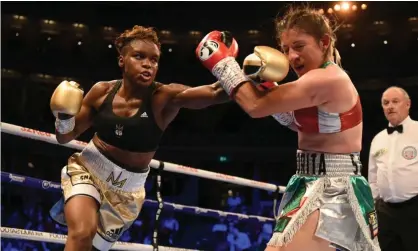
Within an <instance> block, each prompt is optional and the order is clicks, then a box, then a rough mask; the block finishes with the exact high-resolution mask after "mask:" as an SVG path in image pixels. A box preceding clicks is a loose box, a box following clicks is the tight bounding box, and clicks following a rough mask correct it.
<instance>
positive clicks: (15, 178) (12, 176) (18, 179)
mask: <svg viewBox="0 0 418 251" xmlns="http://www.w3.org/2000/svg"><path fill="white" fill-rule="evenodd" d="M9 178H10V181H15V182H20V183H23V182H25V179H26V178H25V177H22V176H19V175H15V174H9Z"/></svg>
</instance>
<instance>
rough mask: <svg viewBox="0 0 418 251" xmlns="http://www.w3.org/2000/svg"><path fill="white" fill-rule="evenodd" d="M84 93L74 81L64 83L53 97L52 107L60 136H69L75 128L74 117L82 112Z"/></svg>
mask: <svg viewBox="0 0 418 251" xmlns="http://www.w3.org/2000/svg"><path fill="white" fill-rule="evenodd" d="M83 95H84V91H83V89H82V88H80V85H79V84H78V83H76V82H74V81H66V80H65V81H62V82H61V83H60V84H59V85H58V87H57V88H56V89H55V91H54V93H53V94H52V97H51V102H50V107H51V111H52V113H53V114H54V116H55V118H56V120H55V128H56V130H57V132H59V133H60V134H67V133H69V132H71V131H72V130H73V129H74V127H75V118H74V116H75V115H77V114H78V113H79V112H80V109H81V105H82V103H83Z"/></svg>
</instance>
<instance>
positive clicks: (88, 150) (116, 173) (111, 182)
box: [80, 141, 150, 192]
mask: <svg viewBox="0 0 418 251" xmlns="http://www.w3.org/2000/svg"><path fill="white" fill-rule="evenodd" d="M80 159H81V160H82V161H83V163H84V164H85V167H86V168H87V169H88V170H89V171H90V172H91V174H93V175H94V176H95V177H96V178H98V179H100V180H101V181H102V182H104V183H106V184H107V185H108V186H109V187H110V188H114V189H117V190H121V191H123V192H136V191H138V190H140V189H141V188H142V187H144V185H145V181H146V180H147V177H148V174H149V171H150V169H148V171H147V172H145V173H134V172H130V171H127V170H125V169H123V168H122V167H120V166H118V165H116V164H115V163H113V162H112V161H110V160H109V159H108V158H106V157H105V156H104V155H103V154H102V153H101V152H100V151H99V149H97V147H96V146H95V145H94V143H93V141H90V142H89V143H88V144H87V146H86V147H85V148H84V149H83V151H82V152H81V154H80Z"/></svg>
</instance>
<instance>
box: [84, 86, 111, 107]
mask: <svg viewBox="0 0 418 251" xmlns="http://www.w3.org/2000/svg"><path fill="white" fill-rule="evenodd" d="M115 84H116V80H112V81H100V82H97V83H96V84H94V85H93V86H92V87H91V89H90V91H89V92H88V93H87V94H86V99H87V101H89V103H94V102H95V101H97V100H98V99H100V98H101V97H103V96H105V95H106V94H107V93H109V92H110V90H112V87H113V86H115Z"/></svg>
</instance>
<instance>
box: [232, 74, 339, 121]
mask: <svg viewBox="0 0 418 251" xmlns="http://www.w3.org/2000/svg"><path fill="white" fill-rule="evenodd" d="M344 81H347V76H344V74H339V73H338V74H336V73H334V74H330V73H329V72H328V71H325V70H324V69H316V70H312V71H309V72H308V73H306V74H305V75H303V76H302V77H301V78H299V79H298V80H296V81H294V82H290V83H286V84H281V85H279V86H276V87H273V88H272V89H271V90H270V91H269V92H267V93H262V92H260V91H258V90H257V88H256V87H255V86H254V85H253V84H251V83H250V82H245V83H243V84H241V86H239V87H238V88H237V89H236V90H235V94H234V99H235V101H236V102H237V103H238V104H239V105H240V106H241V107H242V109H243V110H244V111H245V112H246V113H248V114H249V115H250V116H251V117H253V118H261V117H266V116H269V115H272V114H275V113H281V112H288V111H295V110H298V109H302V108H307V107H312V106H318V105H321V104H324V103H326V102H327V101H328V100H329V97H330V96H331V95H333V93H335V91H336V89H337V88H340V86H341V85H340V83H342V82H344Z"/></svg>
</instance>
